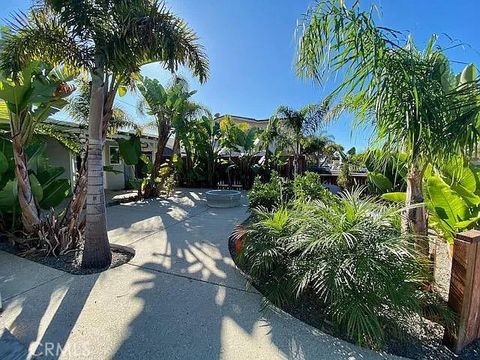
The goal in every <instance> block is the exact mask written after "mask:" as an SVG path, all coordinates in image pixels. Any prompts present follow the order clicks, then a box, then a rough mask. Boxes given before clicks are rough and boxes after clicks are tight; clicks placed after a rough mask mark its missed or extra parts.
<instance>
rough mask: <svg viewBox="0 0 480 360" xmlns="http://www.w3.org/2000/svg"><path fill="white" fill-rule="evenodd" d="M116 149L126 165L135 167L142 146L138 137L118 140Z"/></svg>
mask: <svg viewBox="0 0 480 360" xmlns="http://www.w3.org/2000/svg"><path fill="white" fill-rule="evenodd" d="M118 148H119V150H120V155H121V156H122V158H123V161H124V162H125V164H127V165H137V164H138V162H139V161H140V155H141V154H142V146H141V143H140V138H139V137H138V136H132V137H130V139H128V140H126V139H119V140H118Z"/></svg>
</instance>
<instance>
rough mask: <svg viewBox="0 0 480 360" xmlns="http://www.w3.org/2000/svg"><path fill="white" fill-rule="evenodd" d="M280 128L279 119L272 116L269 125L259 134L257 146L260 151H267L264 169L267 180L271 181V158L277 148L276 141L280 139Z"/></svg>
mask: <svg viewBox="0 0 480 360" xmlns="http://www.w3.org/2000/svg"><path fill="white" fill-rule="evenodd" d="M279 132H280V126H279V119H278V117H276V116H272V117H271V118H270V119H269V120H268V124H267V126H266V127H265V129H264V130H262V131H261V132H260V133H259V134H258V140H257V146H258V147H259V149H260V150H263V151H265V157H264V164H263V165H264V167H265V180H268V179H270V156H271V154H272V152H273V151H274V149H273V148H274V147H276V140H277V139H278V137H279Z"/></svg>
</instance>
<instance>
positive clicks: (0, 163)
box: [0, 151, 9, 178]
mask: <svg viewBox="0 0 480 360" xmlns="http://www.w3.org/2000/svg"><path fill="white" fill-rule="evenodd" d="M8 168H9V166H8V159H7V157H6V156H5V154H4V153H3V152H1V151H0V178H1V176H2V174H5V173H6V172H7V171H8Z"/></svg>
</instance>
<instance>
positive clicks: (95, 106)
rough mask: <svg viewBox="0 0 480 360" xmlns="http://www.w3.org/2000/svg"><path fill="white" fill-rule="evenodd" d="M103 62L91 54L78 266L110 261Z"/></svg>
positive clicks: (100, 265) (101, 266)
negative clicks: (83, 222) (82, 228)
mask: <svg viewBox="0 0 480 360" xmlns="http://www.w3.org/2000/svg"><path fill="white" fill-rule="evenodd" d="M103 67H104V62H103V59H102V56H100V55H97V56H96V57H95V70H94V71H92V90H91V95H90V113H89V119H88V135H89V139H88V157H87V164H88V169H87V172H88V176H87V179H88V180H87V184H88V185H87V215H86V228H85V247H84V250H83V258H82V267H84V268H104V267H108V266H109V265H110V264H111V262H112V253H111V251H110V244H109V242H108V235H107V220H106V209H105V192H104V189H103V134H102V119H103V105H104V96H105V91H104V86H105V84H104V73H103Z"/></svg>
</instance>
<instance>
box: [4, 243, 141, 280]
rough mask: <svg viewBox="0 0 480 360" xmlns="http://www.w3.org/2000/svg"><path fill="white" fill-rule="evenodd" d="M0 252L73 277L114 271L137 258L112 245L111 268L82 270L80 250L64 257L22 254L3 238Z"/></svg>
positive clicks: (130, 252) (122, 248)
mask: <svg viewBox="0 0 480 360" xmlns="http://www.w3.org/2000/svg"><path fill="white" fill-rule="evenodd" d="M0 250H3V251H6V252H9V253H11V254H14V255H17V256H20V257H23V258H25V259H28V260H31V261H35V262H38V263H40V264H42V265H45V266H49V267H51V268H54V269H57V270H61V271H64V272H67V273H70V274H73V275H88V274H96V273H100V272H103V271H105V270H108V269H113V268H116V267H118V266H120V265H123V264H126V263H128V262H129V261H130V260H131V259H132V258H133V257H134V256H135V251H134V250H133V249H131V248H128V247H124V246H120V245H115V244H111V245H110V250H111V252H112V263H111V265H110V266H109V267H107V268H103V269H82V268H81V266H80V261H81V258H80V254H81V251H80V250H78V251H74V252H73V251H72V252H69V253H67V254H65V255H62V256H44V255H42V254H39V253H35V252H32V253H26V254H22V253H20V252H19V251H18V250H17V249H16V248H15V247H14V246H12V245H11V244H9V243H7V242H6V241H2V239H1V238H0Z"/></svg>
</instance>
